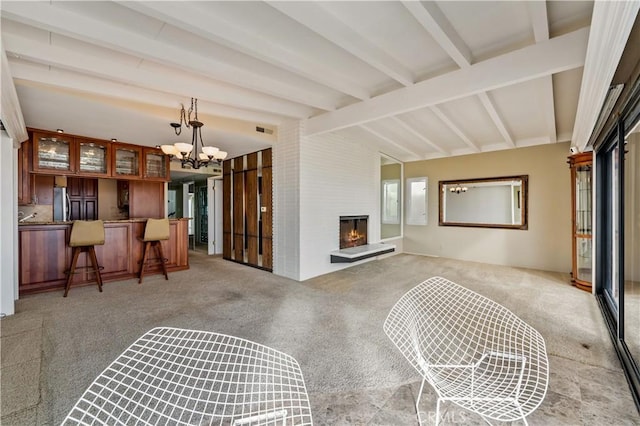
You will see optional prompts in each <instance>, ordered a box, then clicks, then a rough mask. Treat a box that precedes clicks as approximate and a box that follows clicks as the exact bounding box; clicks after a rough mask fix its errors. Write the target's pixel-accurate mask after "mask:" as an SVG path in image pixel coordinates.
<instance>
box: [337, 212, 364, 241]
mask: <svg viewBox="0 0 640 426" xmlns="http://www.w3.org/2000/svg"><path fill="white" fill-rule="evenodd" d="M368 219H369V216H340V249H345V248H349V247H358V246H363V245H366V244H367V220H368Z"/></svg>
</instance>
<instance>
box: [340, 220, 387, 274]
mask: <svg viewBox="0 0 640 426" xmlns="http://www.w3.org/2000/svg"><path fill="white" fill-rule="evenodd" d="M368 222H369V216H366V215H362V216H340V250H334V251H332V252H331V263H351V262H357V261H358V260H363V259H367V258H370V257H376V256H379V255H381V254H386V253H391V252H393V251H395V248H396V246H395V245H393V244H384V243H376V244H369V242H368V232H367V231H368V226H369V223H368Z"/></svg>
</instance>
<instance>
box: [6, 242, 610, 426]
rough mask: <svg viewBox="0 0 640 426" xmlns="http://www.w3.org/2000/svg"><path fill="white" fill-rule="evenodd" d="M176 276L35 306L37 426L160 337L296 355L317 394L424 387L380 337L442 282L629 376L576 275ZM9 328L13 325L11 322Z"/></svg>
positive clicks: (427, 268)
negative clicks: (394, 311) (392, 317)
mask: <svg viewBox="0 0 640 426" xmlns="http://www.w3.org/2000/svg"><path fill="white" fill-rule="evenodd" d="M190 262H191V269H190V270H188V271H182V272H176V273H172V274H170V275H169V281H165V280H164V277H162V276H159V275H156V276H150V277H149V278H148V279H147V278H145V282H144V283H143V284H141V285H138V284H137V281H136V280H127V281H122V282H113V283H106V284H105V286H104V292H103V293H99V292H98V290H97V288H96V287H95V286H89V287H78V288H72V289H71V291H70V293H69V297H67V298H66V299H65V298H63V297H62V292H61V291H59V292H53V293H46V294H39V295H34V296H28V297H25V298H23V299H21V300H19V301H18V304H17V315H16V316H15V318H16V320H17V319H19V318H25V317H29V316H41V317H42V319H43V344H42V363H41V378H40V386H41V389H40V392H41V400H40V404H39V405H38V407H37V423H38V424H59V423H60V422H61V421H62V419H63V418H64V416H65V415H66V413H67V412H68V411H69V409H70V408H71V407H72V405H73V404H74V403H75V401H76V400H77V398H78V397H79V396H80V395H81V394H82V392H83V391H84V390H85V388H86V387H87V386H88V385H89V384H90V383H91V381H92V380H93V379H94V378H95V377H96V376H97V375H98V374H99V373H100V372H101V371H102V370H103V369H104V368H105V367H106V366H107V365H108V364H109V363H110V362H111V361H112V360H113V359H114V358H116V357H117V356H118V355H119V354H120V353H121V352H122V351H123V350H124V349H125V348H126V347H127V346H128V345H130V344H131V343H132V342H133V341H134V340H135V339H137V338H138V337H139V336H140V335H142V334H143V333H144V332H146V331H147V330H149V329H150V328H153V327H157V326H173V327H182V328H192V329H200V330H208V331H215V332H219V333H226V334H230V335H234V336H238V337H242V338H246V339H249V340H253V341H256V342H259V343H262V344H265V345H268V346H271V347H273V348H276V349H278V350H281V351H284V352H286V353H288V354H290V355H292V356H293V357H295V358H296V359H297V360H298V362H299V363H300V365H301V367H302V370H303V373H304V377H305V382H306V384H307V388H308V390H309V392H310V393H314V394H318V393H323V392H325V393H331V392H342V391H349V390H355V389H374V388H389V387H392V386H396V385H400V384H404V383H409V382H412V381H415V380H416V379H417V375H416V373H415V372H414V371H413V370H412V369H411V368H410V367H409V365H408V363H407V362H406V361H404V359H403V358H402V356H401V355H400V353H399V352H398V351H397V350H396V349H395V347H394V346H393V345H392V343H391V342H390V341H389V339H388V338H387V337H386V336H385V335H384V332H383V331H382V324H383V322H384V319H385V318H386V315H387V313H388V312H389V310H390V309H391V307H392V305H393V304H394V303H395V302H396V301H397V300H398V299H399V298H400V296H401V295H402V294H404V292H406V291H407V290H409V289H410V288H412V287H413V286H415V285H416V284H418V283H420V282H421V281H423V280H424V279H426V278H428V277H430V276H434V275H440V276H443V277H445V278H448V279H450V280H451V281H454V282H457V283H459V284H461V285H463V286H466V287H468V288H470V289H472V290H475V291H477V292H479V293H481V294H483V295H485V296H487V297H489V298H491V299H493V300H495V301H497V302H499V303H501V304H503V305H504V306H506V307H507V308H509V309H511V310H512V311H513V312H514V313H516V314H517V315H518V316H520V317H521V318H522V319H523V320H525V321H526V322H528V323H529V324H531V325H532V326H533V327H534V328H536V329H537V330H538V331H540V332H541V334H542V335H543V336H544V338H545V340H546V342H547V349H548V353H549V355H553V356H557V357H560V358H567V359H572V360H576V361H579V362H582V363H584V364H587V365H593V366H599V367H605V368H611V369H617V370H619V369H620V364H619V361H618V359H617V358H616V356H615V353H614V351H613V349H612V345H611V342H610V339H609V336H608V334H607V330H606V327H605V325H604V320H603V319H602V316H601V313H600V311H599V308H598V306H597V303H596V301H595V299H594V298H593V296H592V295H591V294H588V293H586V292H583V291H581V290H578V289H576V288H575V287H572V286H571V285H570V284H569V276H568V274H559V273H548V272H541V271H536V270H527V269H520V268H511V267H503V266H492V265H486V264H479V263H472V262H462V261H456V260H451V259H442V258H430V257H422V256H414V255H404V254H403V255H396V256H391V257H388V258H386V259H383V260H379V261H372V262H368V263H365V264H362V265H358V266H354V267H351V268H348V269H345V270H343V271H340V272H336V273H332V274H328V275H325V276H321V277H317V278H314V279H311V280H308V281H306V282H302V283H300V282H296V281H292V280H289V279H285V278H282V277H278V276H275V275H273V274H271V273H268V272H265V271H261V270H257V269H253V268H250V267H246V266H242V265H238V264H235V263H232V262H228V261H225V260H223V259H221V258H219V257H208V256H205V255H203V254H201V253H195V252H190ZM4 321H6V320H3V322H4Z"/></svg>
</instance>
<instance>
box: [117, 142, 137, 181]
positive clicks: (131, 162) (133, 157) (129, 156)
mask: <svg viewBox="0 0 640 426" xmlns="http://www.w3.org/2000/svg"><path fill="white" fill-rule="evenodd" d="M112 149H113V160H114V161H113V163H114V164H113V173H112V174H113V176H115V177H128V178H139V177H140V176H141V170H140V169H141V168H140V159H141V157H142V148H141V147H139V146H136V145H126V144H119V143H118V144H115V143H114V144H112Z"/></svg>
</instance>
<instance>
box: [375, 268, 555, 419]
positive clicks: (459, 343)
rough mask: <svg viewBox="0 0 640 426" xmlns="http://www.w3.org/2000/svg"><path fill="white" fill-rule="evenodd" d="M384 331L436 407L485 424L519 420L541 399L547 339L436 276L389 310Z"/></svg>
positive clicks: (492, 304)
mask: <svg viewBox="0 0 640 426" xmlns="http://www.w3.org/2000/svg"><path fill="white" fill-rule="evenodd" d="M384 331H385V333H386V334H387V336H389V338H390V339H391V340H392V341H393V343H394V344H395V345H396V346H397V348H398V349H399V350H400V352H402V354H403V355H404V356H405V357H406V358H407V360H408V361H409V363H410V364H411V365H412V366H413V367H414V368H415V369H416V370H417V371H418V372H419V373H420V375H421V376H422V378H423V379H422V384H421V386H420V392H419V393H418V397H417V398H416V412H417V414H418V422H420V424H421V421H422V419H421V417H420V409H419V402H420V397H421V396H422V391H423V389H424V384H425V382H428V383H429V384H430V385H431V386H432V387H433V389H434V390H435V392H436V394H437V396H438V402H437V404H436V425H437V424H438V423H439V422H440V403H441V402H442V401H452V402H454V403H455V404H457V405H459V406H461V407H463V408H466V409H468V410H471V411H473V412H475V413H477V414H479V415H480V416H481V417H482V418H483V419H484V420H485V421H486V422H487V423H489V424H491V423H490V422H489V419H493V420H498V421H514V420H520V419H521V420H522V421H523V422H524V423H525V424H528V423H527V420H526V416H527V415H529V414H530V413H532V412H533V411H534V410H535V409H536V408H537V407H538V406H539V405H540V404H541V403H542V401H543V399H544V397H545V395H546V393H547V385H548V381H549V362H548V358H547V351H546V348H545V343H544V339H543V338H542V336H541V335H540V333H538V332H537V331H536V330H535V329H533V328H532V327H531V326H529V325H528V324H526V323H525V322H524V321H522V320H521V319H520V318H518V317H517V316H516V315H515V314H513V313H512V312H511V311H509V310H508V309H506V308H505V307H503V306H501V305H499V304H498V303H496V302H494V301H492V300H490V299H487V298H486V297H484V296H481V295H480V294H478V293H475V292H473V291H471V290H468V289H466V288H464V287H462V286H459V285H458V284H455V283H453V282H451V281H449V280H447V279H444V278H441V277H432V278H429V279H428V280H426V281H424V282H423V283H421V284H419V285H417V286H416V287H414V288H413V289H411V290H409V291H408V292H407V293H406V294H405V295H404V296H402V297H401V298H400V300H399V301H398V302H397V303H396V304H395V305H394V307H393V308H392V309H391V312H390V313H389V315H388V316H387V319H386V320H385V323H384Z"/></svg>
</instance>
